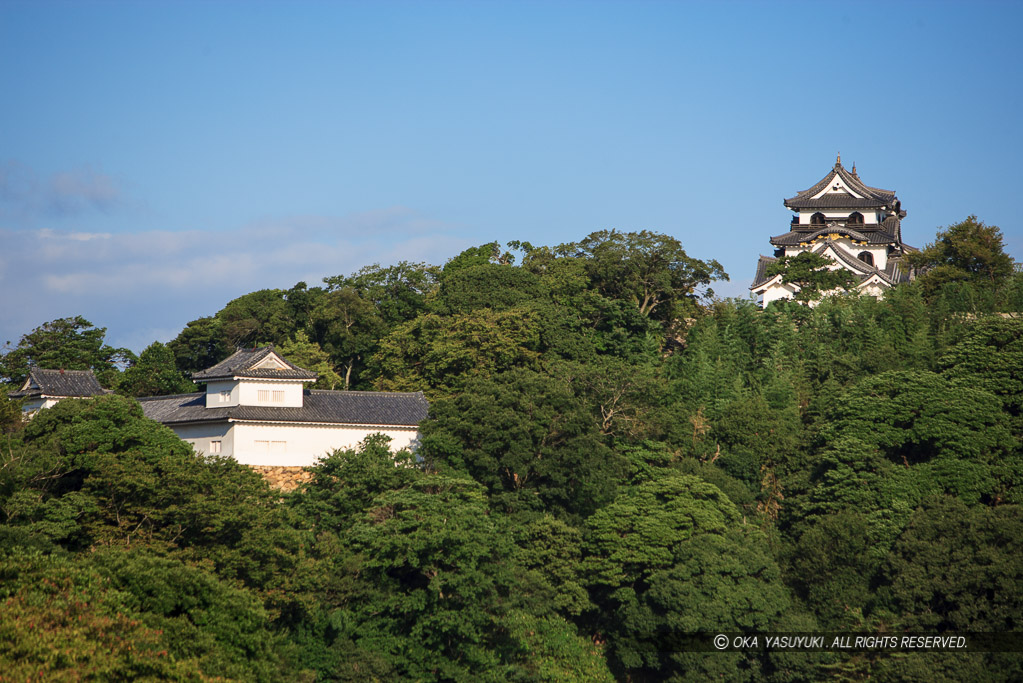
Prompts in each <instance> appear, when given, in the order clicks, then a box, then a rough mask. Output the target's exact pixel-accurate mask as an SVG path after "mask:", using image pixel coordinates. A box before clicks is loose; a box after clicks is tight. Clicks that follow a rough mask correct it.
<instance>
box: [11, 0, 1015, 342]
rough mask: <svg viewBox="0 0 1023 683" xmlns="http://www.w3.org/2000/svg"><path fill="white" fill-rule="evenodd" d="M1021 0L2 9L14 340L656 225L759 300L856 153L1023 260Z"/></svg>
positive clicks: (879, 176)
mask: <svg viewBox="0 0 1023 683" xmlns="http://www.w3.org/2000/svg"><path fill="white" fill-rule="evenodd" d="M1021 26H1023V3H1019V2H1009V1H1006V2H989V3H984V2H979V3H977V2H975V3H971V4H966V3H956V2H892V3H871V2H846V3H819V2H813V3H809V2H806V3H803V2H799V3H786V2H715V3H710V2H498V1H496V0H495V1H488V2H415V3H412V2H389V1H381V2H288V3H283V2H265V3H253V2H241V1H240V0H237V1H231V2H159V1H156V0H148V1H145V2H141V1H140V2H89V1H88V0H84V1H79V2H48V1H46V0H42V1H40V0H34V1H33V2H17V1H12V0H5V2H2V3H0V65H2V67H3V68H2V69H0V93H3V96H2V106H0V287H2V290H0V291H2V292H3V295H2V296H0V344H2V343H3V342H4V341H6V340H11V341H12V342H13V343H17V340H18V339H19V338H20V336H21V335H22V334H25V333H26V332H29V331H31V330H32V329H33V328H34V327H36V326H38V325H39V324H41V323H43V322H46V321H48V320H52V319H55V318H59V317H65V316H69V315H79V314H80V315H84V316H85V317H87V318H88V319H89V320H91V321H92V322H93V323H95V324H96V325H99V326H103V327H106V328H108V331H107V340H108V342H109V343H112V344H114V345H117V346H128V347H130V348H132V349H134V350H135V351H140V350H141V349H142V348H144V347H145V346H147V345H148V344H149V343H150V342H152V341H154V340H159V341H167V340H169V339H171V338H173V337H174V336H175V335H176V334H177V333H178V332H179V331H180V330H181V328H182V327H183V326H184V325H185V323H187V322H188V321H189V320H192V319H195V318H197V317H200V316H204V315H212V314H213V313H215V312H216V311H217V310H219V309H220V308H221V307H222V306H223V305H224V304H225V303H226V302H228V301H229V300H231V299H232V298H234V297H237V296H239V295H241V294H244V293H246V292H250V291H254V290H256V289H262V288H271V287H282V288H287V287H290V286H292V285H293V284H295V283H296V282H298V281H299V280H305V281H306V282H308V283H309V284H310V285H314V284H318V283H319V282H320V281H321V279H322V278H323V277H325V276H331V275H337V274H347V273H351V272H353V271H355V270H358V269H359V268H360V267H362V266H363V265H367V264H371V263H375V262H379V263H383V264H389V263H394V262H397V261H398V260H402V259H408V260H421V261H427V262H430V263H437V264H440V263H443V261H444V260H446V259H447V258H449V257H451V256H453V255H455V254H457V253H458V252H459V251H461V250H462V249H464V248H466V247H468V246H471V245H475V244H482V243H485V242H490V241H493V240H498V241H500V242H502V243H504V242H507V241H509V240H513V239H517V240H527V241H530V242H533V243H534V244H558V243H562V242H568V241H574V240H578V239H581V238H582V237H584V236H585V235H587V234H589V233H590V232H592V231H595V230H600V229H605V228H617V229H620V230H642V229H648V230H654V231H657V232H664V233H668V234H671V235H674V236H676V237H677V238H679V239H680V240H681V241H682V243H683V244H684V245H685V247H686V249H687V251H688V253H689V255H690V256H694V257H697V258H716V259H718V260H719V261H720V262H721V263H722V264H723V265H724V267H725V270H726V271H727V272H728V273H729V274H730V275H731V278H732V279H731V282H730V283H722V284H719V285H717V286H715V290H716V291H717V292H718V293H719V294H724V295H729V296H746V295H747V291H748V290H747V288H748V286H749V283H750V280H751V278H752V275H753V270H754V266H755V263H756V260H757V255H758V254H759V253H769V251H770V249H771V247H770V245H769V244H768V238H769V237H770V236H771V235H774V234H779V233H781V232H784V231H785V226H786V224H787V222H788V220H789V217H790V216H791V214H790V212H788V211H787V210H786V209H785V208H784V207H783V206H782V200H783V199H784V198H785V197H790V196H792V195H793V194H795V193H796V192H797V191H800V190H803V189H806V188H807V187H809V186H811V185H812V184H814V183H815V182H816V181H817V180H819V179H820V178H821V177H822V176H823V175H824V174H825V173H826V172H827V171H828V170H829V169H830V168H831V165H832V164H833V163H834V161H835V155H836V153H838V152H841V154H842V161H843V163H844V164H845V165H846V166H847V167H849V166H851V165H852V163H853V162H855V163H856V165H857V169H858V171H859V173H860V177H861V178H862V179H863V180H864V182H866V183H867V184H870V185H873V186H875V187H882V188H886V189H893V190H896V191H897V192H898V195H899V198H900V199H901V200H902V203H903V207H904V208H905V209H906V210H907V211H908V212H909V215H908V217H907V219H906V221H905V222H904V223H903V235H904V238H905V239H906V241H907V242H909V243H910V244H914V245H916V246H923V245H924V244H925V243H927V242H929V241H932V240H933V238H934V234H935V231H936V229H937V228H939V227H941V226H945V225H949V224H951V223H955V222H958V221H959V220H962V219H963V218H965V217H966V216H968V215H969V214H977V215H978V216H979V217H980V218H981V219H982V220H984V221H985V222H987V223H989V224H995V225H998V226H1000V227H1001V228H1002V231H1003V233H1004V234H1005V236H1006V239H1007V243H1008V246H1009V251H1010V253H1012V254H1013V256H1014V257H1015V258H1017V259H1018V260H1023V228H1021V225H1023V221H1021V219H1023V208H1021V207H1023V202H1021V201H1020V191H1019V184H1020V182H1021V181H1023V174H1021V172H1020V170H1019V169H1020V163H1021V157H1023V131H1021V125H1023V114H1021V111H1023V41H1020V40H1019V38H1018V32H1019V29H1020V27H1021Z"/></svg>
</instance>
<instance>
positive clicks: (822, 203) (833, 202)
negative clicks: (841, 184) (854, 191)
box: [785, 192, 888, 209]
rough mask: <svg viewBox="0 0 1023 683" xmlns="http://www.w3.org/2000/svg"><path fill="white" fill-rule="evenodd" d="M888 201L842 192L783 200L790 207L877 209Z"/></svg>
mask: <svg viewBox="0 0 1023 683" xmlns="http://www.w3.org/2000/svg"><path fill="white" fill-rule="evenodd" d="M887 205H888V203H887V202H884V201H881V200H879V199H872V198H870V197H853V196H852V195H850V194H846V193H844V192H841V193H832V194H826V195H823V196H821V197H817V198H816V199H814V198H813V197H806V198H803V197H793V198H792V199H786V200H785V206H787V207H788V208H790V209H879V208H881V207H883V206H887Z"/></svg>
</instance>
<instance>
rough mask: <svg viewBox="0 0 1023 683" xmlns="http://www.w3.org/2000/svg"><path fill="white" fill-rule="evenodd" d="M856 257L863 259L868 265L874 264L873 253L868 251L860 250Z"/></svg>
mask: <svg viewBox="0 0 1023 683" xmlns="http://www.w3.org/2000/svg"><path fill="white" fill-rule="evenodd" d="M856 258H858V259H859V260H861V261H863V262H864V263H866V264H867V265H868V266H872V265H874V255H873V254H871V253H870V252H869V251H861V252H860V253H859V255H858V256H857V257H856Z"/></svg>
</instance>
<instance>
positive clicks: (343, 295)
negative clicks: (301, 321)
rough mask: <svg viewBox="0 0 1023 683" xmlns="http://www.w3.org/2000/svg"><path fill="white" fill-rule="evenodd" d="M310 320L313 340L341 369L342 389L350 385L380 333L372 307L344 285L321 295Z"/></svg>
mask: <svg viewBox="0 0 1023 683" xmlns="http://www.w3.org/2000/svg"><path fill="white" fill-rule="evenodd" d="M310 321H311V324H312V329H313V332H314V334H315V339H316V341H317V342H318V343H319V345H320V347H321V348H323V350H324V351H326V352H327V353H328V354H329V355H330V359H331V362H332V363H333V364H334V366H336V367H337V368H339V369H340V370H341V373H342V376H343V378H344V388H345V389H346V390H347V389H350V388H352V386H353V385H356V384H357V383H358V381H359V379H360V377H359V373H360V371H362V370H363V369H364V368H365V364H366V359H367V358H368V357H369V356H370V354H371V353H372V352H373V350H374V349H375V348H376V346H377V343H378V340H379V339H380V336H381V335H382V334H383V332H384V328H385V325H384V321H383V320H382V319H381V318H380V315H379V313H378V312H377V309H376V306H374V305H373V303H372V302H370V301H367V300H366V299H364V298H362V297H361V296H359V293H358V292H356V291H355V290H354V289H352V288H351V287H345V288H343V289H337V290H334V291H332V292H330V293H328V294H325V295H324V296H323V297H321V298H320V300H319V301H318V302H317V304H316V307H315V308H314V309H313V312H312V315H311V316H310Z"/></svg>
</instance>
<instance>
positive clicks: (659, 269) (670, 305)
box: [557, 230, 728, 323]
mask: <svg viewBox="0 0 1023 683" xmlns="http://www.w3.org/2000/svg"><path fill="white" fill-rule="evenodd" d="M557 252H558V253H559V254H560V255H562V256H568V257H576V258H582V259H584V260H585V264H586V272H587V274H588V275H589V277H590V279H591V281H592V282H593V283H594V285H596V287H597V288H598V289H599V290H600V292H601V293H602V294H604V295H605V296H609V297H612V298H618V299H625V300H628V301H631V302H632V303H634V304H635V305H636V307H637V308H639V310H640V312H641V313H642V314H643V315H646V316H649V317H655V318H657V319H659V320H664V321H668V322H669V323H670V322H673V321H674V320H676V319H677V318H682V317H686V316H691V315H693V313H694V312H695V311H696V309H697V304H698V302H699V299H700V297H701V295H703V294H711V293H712V292H710V291H709V290H703V289H702V288H704V287H706V286H707V285H709V284H710V283H711V282H712V281H713V280H727V279H728V275H727V274H726V273H725V271H724V269H723V268H722V267H721V264H720V263H718V262H717V261H715V260H713V259H711V260H709V261H701V260H699V259H694V258H690V257H689V255H688V254H686V251H685V249H683V248H682V243H681V242H679V241H678V240H677V239H675V238H674V237H671V236H669V235H662V234H659V233H655V232H650V231H647V230H643V231H641V232H618V231H617V230H601V231H599V232H594V233H591V234H590V235H589V236H588V237H586V239H584V240H582V241H580V242H572V243H568V244H562V245H560V246H558V247H557Z"/></svg>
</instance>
